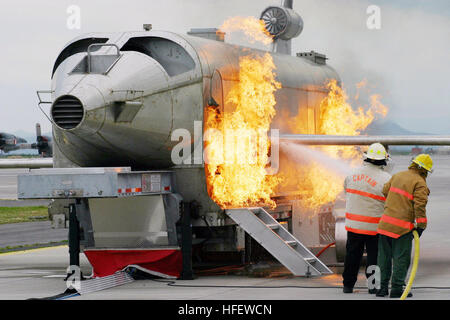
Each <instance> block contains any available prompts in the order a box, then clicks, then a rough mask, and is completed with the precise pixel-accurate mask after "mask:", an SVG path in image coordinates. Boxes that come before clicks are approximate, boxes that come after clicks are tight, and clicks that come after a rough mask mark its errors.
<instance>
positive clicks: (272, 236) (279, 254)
mask: <svg viewBox="0 0 450 320" xmlns="http://www.w3.org/2000/svg"><path fill="white" fill-rule="evenodd" d="M225 213H226V214H227V215H228V216H229V217H230V218H231V219H233V220H234V221H235V222H236V223H237V224H238V225H239V226H240V227H242V228H243V229H244V230H245V231H246V232H247V233H248V234H249V235H250V236H251V237H253V239H255V240H256V241H257V242H258V243H259V244H260V245H262V246H263V247H264V248H265V249H266V250H267V251H269V252H270V254H272V255H273V256H274V257H275V258H276V259H278V261H279V262H281V263H282V264H283V265H284V266H285V267H286V268H288V269H289V271H291V272H292V273H293V274H294V275H296V276H311V275H312V276H318V275H322V274H331V273H333V272H332V271H331V270H330V269H328V267H327V266H326V265H325V264H323V263H322V262H321V261H320V260H319V259H318V258H317V257H316V256H315V255H314V254H313V253H312V252H311V251H309V250H308V249H307V248H306V247H305V246H304V245H303V244H302V243H301V242H300V241H298V240H297V239H296V238H295V237H294V236H293V235H292V234H291V233H289V231H287V230H286V229H285V228H284V227H283V226H282V225H281V224H279V223H278V221H277V220H275V219H274V218H273V217H272V216H271V215H270V214H269V213H268V212H267V211H266V210H264V209H263V208H242V209H228V210H225Z"/></svg>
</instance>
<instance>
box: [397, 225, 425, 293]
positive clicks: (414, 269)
mask: <svg viewBox="0 0 450 320" xmlns="http://www.w3.org/2000/svg"><path fill="white" fill-rule="evenodd" d="M413 236H414V261H413V266H412V269H411V274H410V276H409V280H408V284H407V285H406V288H405V290H404V291H403V294H402V296H401V297H400V300H405V299H406V297H407V296H408V293H409V291H410V290H411V287H412V284H413V282H414V278H415V277H416V272H417V267H418V265H419V252H420V241H419V234H418V233H417V231H416V230H413Z"/></svg>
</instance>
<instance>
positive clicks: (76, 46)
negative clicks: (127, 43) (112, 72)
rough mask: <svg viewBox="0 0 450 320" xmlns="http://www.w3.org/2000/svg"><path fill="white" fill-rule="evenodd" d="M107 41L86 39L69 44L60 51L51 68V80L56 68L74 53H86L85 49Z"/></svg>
mask: <svg viewBox="0 0 450 320" xmlns="http://www.w3.org/2000/svg"><path fill="white" fill-rule="evenodd" d="M108 40H109V39H108V38H86V39H81V40H78V41H75V42H73V43H71V44H70V45H69V46H68V47H67V48H65V49H64V50H63V51H61V53H60V54H59V56H58V58H57V59H56V62H55V65H54V66H53V72H52V78H53V75H54V74H55V71H56V69H58V66H59V65H60V64H61V63H62V62H63V61H64V60H66V59H67V58H68V57H70V56H73V55H74V54H76V53H80V52H86V51H87V48H88V47H89V46H90V45H91V44H93V43H106V42H107V41H108ZM99 49H100V47H94V48H92V50H91V51H92V52H95V51H97V50H99Z"/></svg>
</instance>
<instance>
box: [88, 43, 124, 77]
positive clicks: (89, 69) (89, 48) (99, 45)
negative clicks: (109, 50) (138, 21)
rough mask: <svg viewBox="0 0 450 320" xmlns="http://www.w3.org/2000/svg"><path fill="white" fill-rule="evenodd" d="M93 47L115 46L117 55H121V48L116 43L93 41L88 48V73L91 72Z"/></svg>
mask: <svg viewBox="0 0 450 320" xmlns="http://www.w3.org/2000/svg"><path fill="white" fill-rule="evenodd" d="M92 47H115V48H116V49H117V57H119V56H120V49H119V47H118V46H117V45H116V44H114V43H93V44H91V45H89V47H88V48H87V73H91V56H92V54H91V48H92Z"/></svg>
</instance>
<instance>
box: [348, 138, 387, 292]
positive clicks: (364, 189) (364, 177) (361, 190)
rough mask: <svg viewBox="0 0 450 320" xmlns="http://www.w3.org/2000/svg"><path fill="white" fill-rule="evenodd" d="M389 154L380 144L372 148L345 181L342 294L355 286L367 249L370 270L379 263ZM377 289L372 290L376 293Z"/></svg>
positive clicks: (371, 290)
mask: <svg viewBox="0 0 450 320" xmlns="http://www.w3.org/2000/svg"><path fill="white" fill-rule="evenodd" d="M387 159H388V153H387V152H386V149H385V148H384V147H383V145H381V144H380V143H374V144H372V145H370V146H369V149H368V151H367V152H366V154H365V159H364V162H363V165H362V166H361V167H360V168H358V169H356V170H355V171H354V172H353V173H352V174H351V175H349V176H348V177H346V178H345V182H344V190H345V195H346V207H345V212H346V213H345V229H346V230H347V244H346V255H345V261H344V272H343V274H342V277H343V284H344V288H343V292H344V293H352V292H353V287H354V286H355V283H356V280H357V277H358V271H359V267H360V264H361V259H362V256H363V253H364V248H365V249H366V252H367V266H366V276H367V278H369V276H370V274H368V273H367V267H368V266H370V265H376V264H377V254H378V234H377V228H378V222H379V220H380V218H381V215H382V214H383V208H384V201H385V197H384V195H383V193H382V191H383V186H384V184H385V183H386V182H387V181H388V180H389V179H390V178H391V175H390V174H389V173H387V172H386V171H384V167H385V166H386V164H387ZM376 292H377V290H376V289H375V288H373V289H369V293H370V294H375V293H376Z"/></svg>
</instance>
